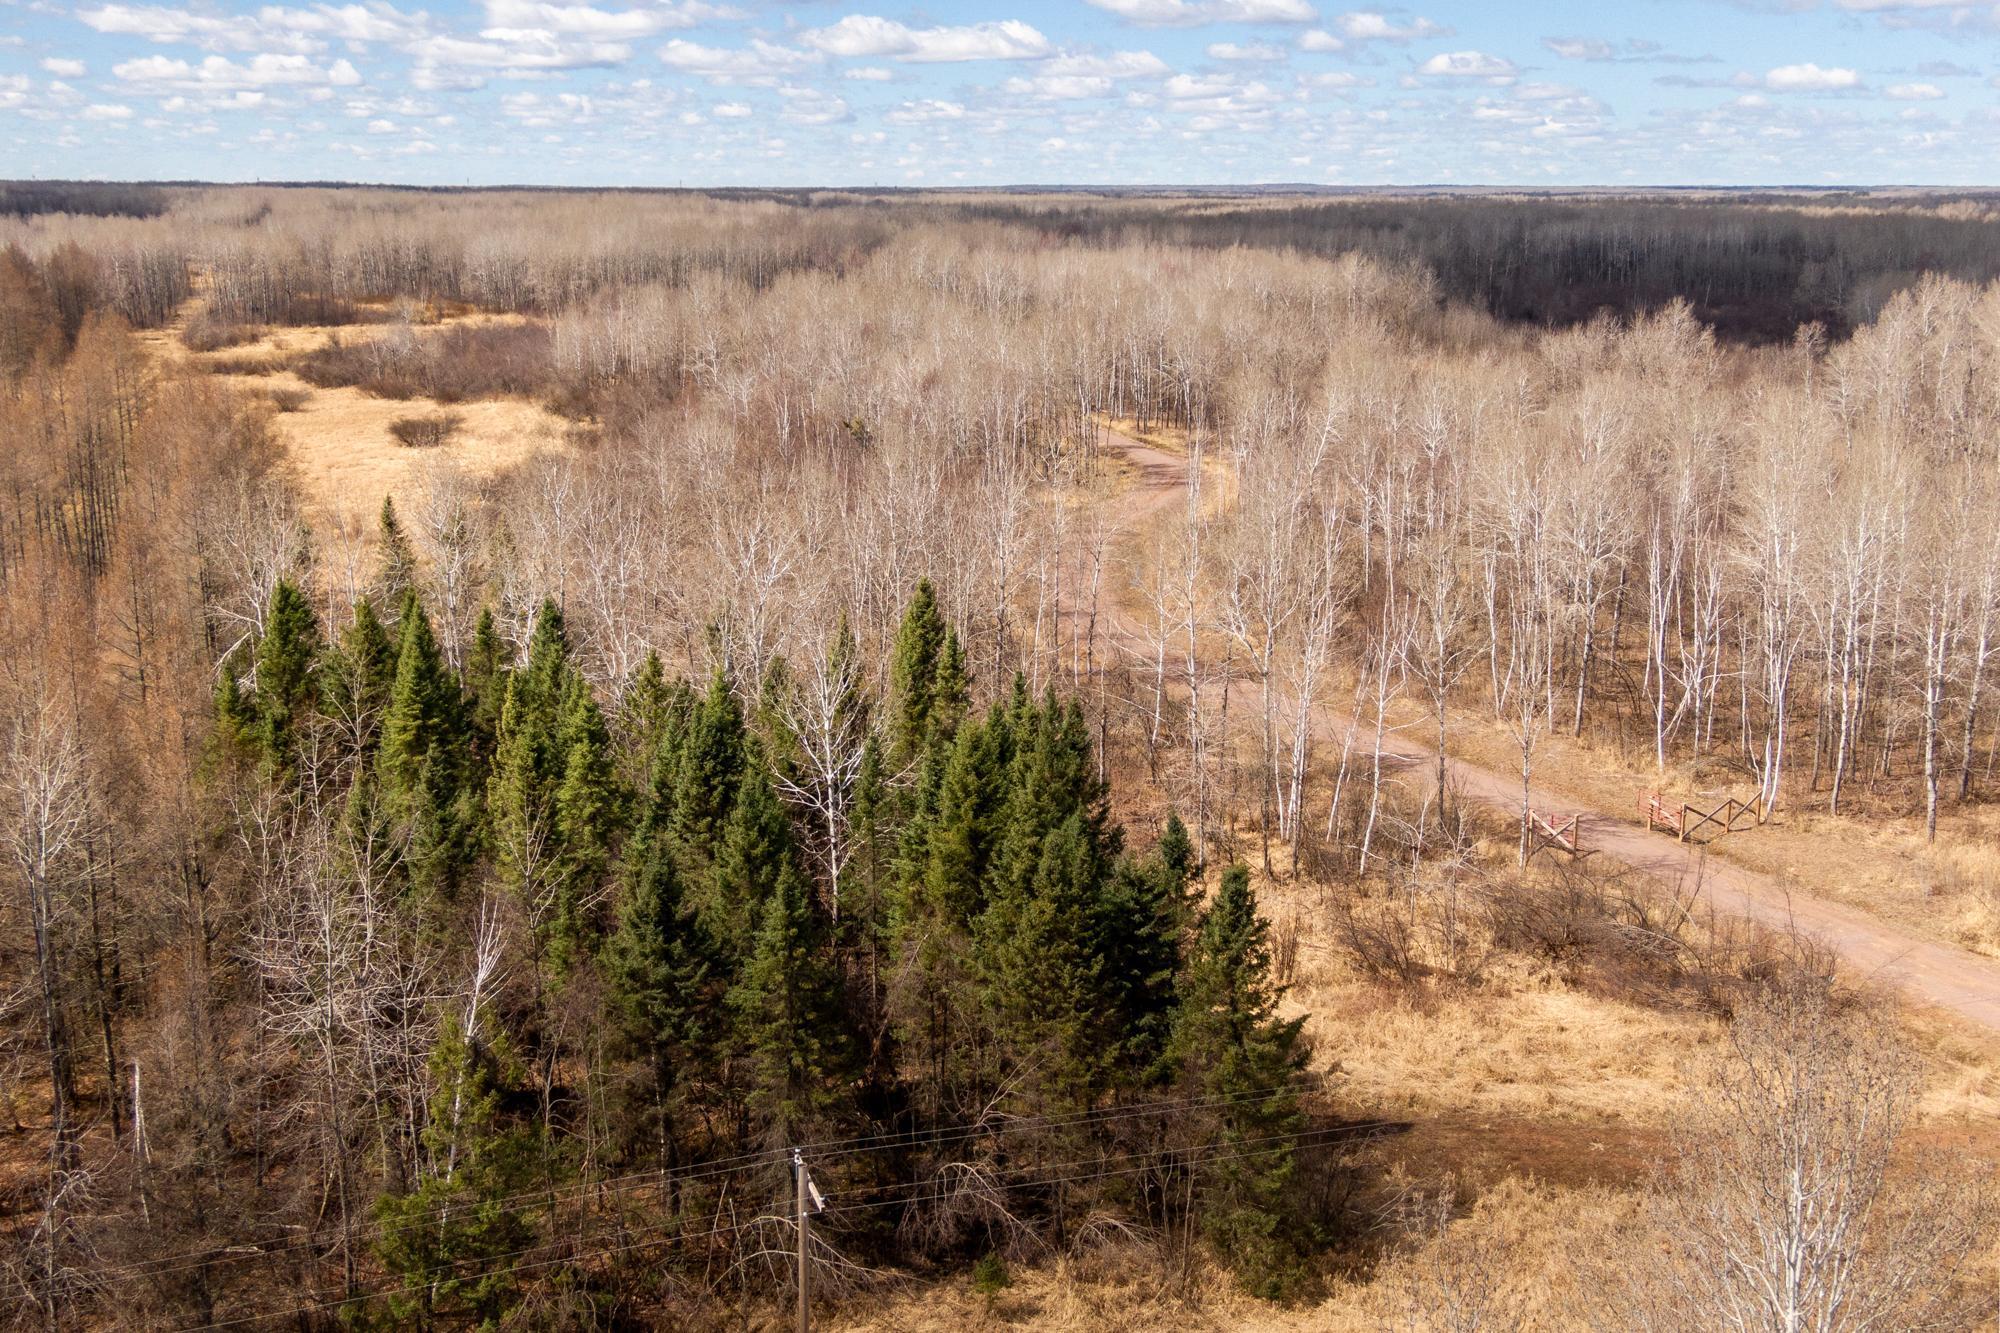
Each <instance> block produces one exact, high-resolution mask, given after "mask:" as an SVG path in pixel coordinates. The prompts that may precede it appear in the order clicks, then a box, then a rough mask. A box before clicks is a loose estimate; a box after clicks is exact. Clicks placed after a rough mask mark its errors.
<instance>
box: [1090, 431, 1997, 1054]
mask: <svg viewBox="0 0 2000 1333" xmlns="http://www.w3.org/2000/svg"><path fill="white" fill-rule="evenodd" d="M1098 449H1099V451H1100V453H1101V454H1102V455H1104V456H1106V457H1109V458H1115V459H1117V460H1118V461H1120V462H1121V463H1123V464H1125V465H1126V467H1127V468H1129V469H1130V472H1131V478H1130V480H1129V482H1128V484H1127V485H1125V486H1124V487H1123V488H1122V489H1121V490H1119V491H1118V492H1117V493H1116V494H1115V495H1114V496H1113V497H1112V498H1111V499H1110V500H1109V501H1108V502H1107V507H1106V518H1107V520H1108V525H1109V526H1110V528H1111V529H1112V531H1113V533H1114V535H1115V538H1116V540H1117V541H1118V543H1119V545H1120V546H1121V547H1123V548H1124V549H1125V551H1126V553H1127V555H1128V558H1130V559H1133V560H1143V559H1145V558H1146V555H1147V552H1146V551H1145V550H1144V549H1143V548H1141V545H1140V544H1141V543H1143V541H1144V540H1145V539H1146V537H1147V536H1148V535H1149V534H1150V532H1151V529H1152V527H1153V525H1154V524H1155V523H1156V522H1157V520H1158V519H1159V518H1160V516H1161V515H1163V514H1165V513H1167V512H1169V511H1171V510H1173V509H1174V508H1175V507H1177V506H1184V505H1185V504H1186V500H1187V491H1188V468H1189V462H1188V460H1187V459H1186V458H1184V457H1182V456H1180V455H1177V454H1173V453H1170V452H1168V451H1167V450H1164V449H1159V448H1156V447H1154V446H1152V445H1149V444H1146V443H1144V442H1143V441H1140V440H1135V439H1133V438H1131V437H1130V436H1127V435H1124V434H1122V433H1121V432H1119V431H1117V430H1114V429H1112V428H1111V427H1109V426H1106V427H1103V428H1101V430H1100V434H1099V437H1098ZM1107 601H1108V603H1109V610H1108V613H1107V616H1106V619H1107V621H1108V625H1107V628H1108V630H1109V633H1108V634H1107V636H1106V637H1107V638H1108V639H1109V641H1110V643H1111V646H1112V648H1113V650H1114V651H1116V652H1117V653H1119V654H1120V655H1121V656H1123V657H1124V658H1125V659H1126V660H1127V661H1128V662H1131V663H1133V664H1135V665H1137V666H1140V667H1142V668H1144V669H1146V670H1151V666H1150V664H1149V663H1148V661H1147V654H1148V649H1147V648H1146V645H1147V643H1148V639H1149V636H1148V634H1147V632H1146V630H1145V628H1144V627H1143V625H1142V623H1141V622H1140V620H1139V618H1138V617H1137V616H1136V615H1134V614H1133V613H1132V611H1131V610H1130V609H1129V608H1128V607H1127V606H1125V605H1124V604H1123V603H1122V602H1121V601H1120V600H1119V599H1118V598H1117V597H1115V596H1114V597H1111V598H1108V599H1107ZM1321 718H1322V721H1323V722H1325V723H1327V724H1329V725H1333V724H1339V723H1340V719H1339V718H1338V717H1337V716H1336V715H1335V714H1334V713H1333V712H1332V711H1331V710H1324V709H1323V710H1322V711H1321ZM1382 753H1383V758H1384V760H1385V761H1386V762H1387V763H1389V764H1392V765H1394V766H1395V767H1397V768H1406V767H1416V766H1419V765H1422V766H1426V767H1434V766H1435V765H1436V763H1437V753H1436V752H1435V751H1434V750H1429V749H1426V748H1423V747H1421V746H1418V747H1407V746H1398V747H1395V748H1392V749H1385V750H1384V751H1383V752H1382ZM1445 770H1446V773H1447V775H1448V777H1449V779H1450V781H1451V782H1452V784H1453V785H1454V786H1455V787H1456V788H1457V790H1458V791H1459V792H1460V793H1461V794H1462V795H1463V796H1464V797H1466V798H1468V799H1471V800H1473V801H1476V802H1478V803H1479V804H1480V805H1482V806H1484V807H1486V808H1488V809H1491V810H1496V811H1499V812H1500V813H1503V814H1506V815H1508V816H1510V817H1512V818H1515V819H1518V818H1519V817H1520V810H1521V779H1520V776H1519V775H1518V774H1512V775H1510V774H1504V773H1498V772H1495V771H1493V770H1492V769H1487V768H1481V767H1478V766H1476V765H1473V764H1468V763H1465V762H1464V761H1462V760H1458V759H1452V758H1447V759H1446V761H1445ZM1530 799H1531V801H1532V802H1533V804H1534V806H1535V808H1536V809H1537V810H1538V811H1542V812H1543V813H1546V814H1550V815H1552V816H1553V817H1554V818H1555V819H1556V820H1557V821H1558V822H1560V821H1564V820H1567V819H1568V818H1569V817H1570V816H1572V815H1577V816H1579V817H1580V819H1579V823H1578V828H1579V830H1580V833H1581V836H1582V839H1583V845H1584V847H1585V848H1586V849H1588V850H1590V851H1592V852H1596V853H1600V854H1602V855H1605V856H1608V857H1610V858H1612V859H1613V860H1615V861H1618V862H1620V863H1622V864H1624V865H1627V866H1630V867H1631V868H1632V869H1634V870H1636V871H1638V872H1640V873H1641V874H1644V875H1647V876H1648V877H1650V878H1652V879H1655V880H1658V881H1660V882H1661V883H1663V884H1665V885H1667V886H1669V887H1670V888H1673V887H1680V888H1682V889H1683V891H1685V887H1686V886H1689V885H1693V884H1696V883H1699V885H1700V894H1701V896H1702V897H1703V898H1705V899H1706V900H1707V901H1708V903H1709V905H1710V906H1712V907H1714V908H1715V909H1716V910H1718V911H1722V912H1727V913H1730V914H1733V915H1736V916H1739V917H1743V918H1746V919H1748V920H1751V921H1755V922H1757V923H1759V924H1761V925H1765V926H1769V927H1772V928H1773V929H1777V930H1797V931H1798V932H1800V933H1801V934H1803V935H1806V936H1808V937H1811V938H1813V939H1816V940H1819V941H1820V942H1822V943H1823V944H1825V945H1827V946H1828V947H1830V948H1832V949H1833V950H1834V951H1835V952H1837V953H1838V954H1839V955H1840V957H1841V959H1842V961H1843V962H1844V963H1845V964H1846V965H1847V966H1848V967H1849V968H1850V969H1851V970H1852V971H1854V972H1855V973H1857V974H1859V975H1860V976H1862V977H1865V978H1867V979H1869V980H1872V981H1875V982H1877V983H1882V984H1887V985H1889V986H1892V987H1894V988H1896V989H1898V990H1900V991H1901V992H1902V993H1903V994H1904V996H1905V997H1907V998H1909V999H1911V1000H1914V1001H1917V1002H1918V1003H1922V1004H1929V1005H1934V1006H1936V1007H1937V1008H1939V1009H1942V1010H1945V1011H1948V1012H1950V1013H1953V1014H1956V1015H1958V1016H1959V1017H1961V1018H1966V1019H1970V1020H1971V1021H1972V1022H1974V1023H1977V1024H1979V1025H1981V1026H1982V1027H1985V1028H1987V1029H1989V1030H1992V1031H1996V1032H2000V962H1996V961H1994V960H1992V959H1987V958H1981V957H1980V956H1979V955H1977V954H1974V953H1972V952H1970V951H1969V950H1965V949H1960V948H1957V947H1956V946H1953V945H1950V944H1943V943H1940V942H1938V941H1935V940H1928V939H1925V938H1923V937H1922V936H1919V935H1914V934H1911V933H1910V932H1908V931H1905V930H1902V929H1900V928H1898V927H1896V926H1894V925H1892V924H1890V923H1888V922H1884V921H1882V920H1880V919H1878V918H1876V917H1873V916H1870V915H1869V914H1868V913H1866V912H1864V911H1861V910H1860V909H1858V908H1853V907H1848V906H1846V905H1844V904H1841V903H1836V902H1831V901H1828V900H1827V899H1824V898H1816V897H1813V896H1810V895H1807V894H1801V893H1795V892H1793V891H1791V890H1790V889H1788V888H1786V887H1785V886H1784V885H1783V884H1782V883H1780V882H1779V881H1778V880H1777V879H1775V878H1773V877H1772V876H1770V875H1765V874H1762V873H1760V872H1758V871H1754V870H1749V869H1746V868H1744V867H1742V866H1738V865H1732V864H1729V863H1727V862H1725V861H1722V860H1721V859H1719V858H1715V857H1709V856H1707V855H1705V854H1704V853H1703V852H1702V850H1701V849H1700V848H1699V847H1694V846H1688V845H1685V844H1682V843H1679V842H1676V841H1675V840H1674V839H1672V838H1669V837H1667V836H1666V835H1665V834H1663V833H1656V832H1653V831H1651V830H1648V829H1644V828H1641V827H1639V826H1638V825H1637V824H1636V823H1633V822H1630V821H1628V820H1626V819H1625V818H1623V817H1622V816H1620V815H1618V814H1614V813H1612V812H1611V811H1610V810H1608V809H1606V808H1603V807H1601V806H1585V805H1578V804H1577V803H1576V802H1575V801H1571V800H1565V799H1563V798H1562V797H1560V796H1557V795H1555V794H1553V793H1551V792H1549V791H1548V790H1546V789H1544V788H1541V787H1531V789H1530Z"/></svg>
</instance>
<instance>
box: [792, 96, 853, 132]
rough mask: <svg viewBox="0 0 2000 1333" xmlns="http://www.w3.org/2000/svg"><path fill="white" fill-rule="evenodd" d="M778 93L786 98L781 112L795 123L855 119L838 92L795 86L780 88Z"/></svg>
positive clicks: (834, 121) (816, 123)
mask: <svg viewBox="0 0 2000 1333" xmlns="http://www.w3.org/2000/svg"><path fill="white" fill-rule="evenodd" d="M778 95H779V96H780V97H782V98H784V99H785V106H784V110H782V111H781V112H779V114H780V115H781V116H783V117H784V118H785V119H786V120H789V121H791V122H792V123H793V124H794V125H832V124H835V123H836V122H838V121H843V120H851V119H853V117H852V116H850V115H849V114H848V110H847V102H846V100H845V99H843V98H842V97H840V96H839V95H838V94H836V93H829V92H823V91H821V90H820V89H818V88H804V87H795V88H780V89H779V90H778Z"/></svg>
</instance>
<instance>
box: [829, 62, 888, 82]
mask: <svg viewBox="0 0 2000 1333" xmlns="http://www.w3.org/2000/svg"><path fill="white" fill-rule="evenodd" d="M840 77H841V78H843V79H856V80H859V81H860V82H862V83H887V82H888V81H889V80H891V79H893V78H895V77H896V71H894V70H892V69H884V68H882V66H880V65H856V66H854V67H853V68H852V69H845V70H842V71H841V73H840Z"/></svg>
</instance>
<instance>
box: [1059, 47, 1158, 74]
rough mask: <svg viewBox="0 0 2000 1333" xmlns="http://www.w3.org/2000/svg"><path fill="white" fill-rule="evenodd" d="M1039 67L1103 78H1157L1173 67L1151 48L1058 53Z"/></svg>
mask: <svg viewBox="0 0 2000 1333" xmlns="http://www.w3.org/2000/svg"><path fill="white" fill-rule="evenodd" d="M1038 68H1040V69H1042V70H1045V71H1046V72H1048V73H1050V74H1078V75H1085V76H1088V77H1091V78H1102V79H1157V78H1160V77H1161V76H1163V75H1166V74H1170V73H1172V72H1173V71H1172V70H1170V69H1169V68H1168V67H1167V62H1166V61H1164V60H1162V59H1160V58H1159V57H1158V56H1156V55H1154V54H1153V53H1152V52H1151V51H1113V52H1112V53H1111V54H1109V55H1103V56H1093V55H1065V56H1057V57H1055V58H1054V59H1053V60H1050V61H1048V62H1046V63H1045V64H1043V65H1041V66H1039V67H1038Z"/></svg>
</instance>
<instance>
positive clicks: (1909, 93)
mask: <svg viewBox="0 0 2000 1333" xmlns="http://www.w3.org/2000/svg"><path fill="white" fill-rule="evenodd" d="M1882 91H1883V92H1884V93H1886V94H1887V95H1888V96H1890V97H1893V98H1895V99H1896V100H1897V101H1898V102H1934V101H1936V100H1937V99H1938V98H1940V97H1943V96H1944V89H1942V88H1940V87H1938V86H1937V85H1936V84H1935V83H1892V84H1890V85H1889V86H1888V87H1887V88H1884V89H1883V90H1882Z"/></svg>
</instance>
